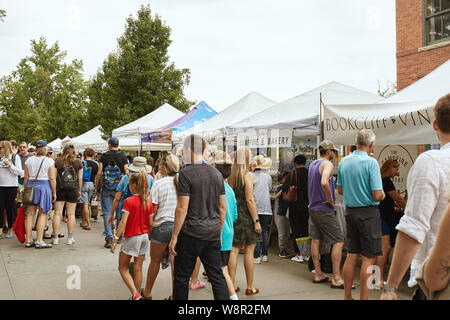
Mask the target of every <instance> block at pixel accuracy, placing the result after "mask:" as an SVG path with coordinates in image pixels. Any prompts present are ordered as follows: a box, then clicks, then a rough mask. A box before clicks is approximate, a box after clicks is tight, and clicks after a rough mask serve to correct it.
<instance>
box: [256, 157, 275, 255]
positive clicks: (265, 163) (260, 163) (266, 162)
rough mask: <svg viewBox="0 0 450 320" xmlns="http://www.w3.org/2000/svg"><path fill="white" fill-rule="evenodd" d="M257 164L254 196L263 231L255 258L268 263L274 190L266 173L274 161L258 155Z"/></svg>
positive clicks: (257, 244)
mask: <svg viewBox="0 0 450 320" xmlns="http://www.w3.org/2000/svg"><path fill="white" fill-rule="evenodd" d="M253 161H254V163H255V171H254V173H253V175H254V179H255V180H254V190H253V195H254V197H255V202H256V212H258V218H259V223H260V224H261V230H262V246H261V242H258V243H256V247H255V252H254V258H255V263H261V261H263V262H267V255H268V249H269V240H268V236H269V226H270V222H271V219H272V206H271V204H270V190H271V189H272V178H271V177H270V176H269V175H268V174H267V173H266V172H265V171H266V170H268V169H270V167H271V166H272V160H271V159H270V158H265V157H264V156H262V155H258V156H256V157H254V158H253Z"/></svg>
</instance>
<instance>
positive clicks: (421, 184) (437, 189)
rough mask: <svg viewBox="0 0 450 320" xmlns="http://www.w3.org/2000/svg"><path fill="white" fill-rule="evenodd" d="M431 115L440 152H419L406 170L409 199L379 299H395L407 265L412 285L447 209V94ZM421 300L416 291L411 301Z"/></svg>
mask: <svg viewBox="0 0 450 320" xmlns="http://www.w3.org/2000/svg"><path fill="white" fill-rule="evenodd" d="M434 115H435V117H436V119H435V120H434V121H433V128H434V130H435V131H436V134H437V136H438V138H439V141H440V146H441V149H440V150H430V151H427V152H424V153H422V154H421V155H420V156H419V157H418V158H417V159H416V162H414V165H413V166H412V168H411V169H410V170H409V173H408V179H407V190H408V197H409V198H408V202H407V203H406V208H405V214H404V216H403V217H402V219H401V220H400V223H399V224H398V225H397V227H396V229H397V230H398V234H397V238H396V242H395V249H394V254H393V257H392V263H391V267H390V269H389V276H388V279H387V281H386V282H385V283H384V286H383V293H382V295H381V299H397V294H396V293H395V292H396V291H397V290H398V286H399V284H400V282H401V280H402V278H403V276H404V274H405V273H406V271H407V270H408V267H409V266H410V265H411V277H410V280H409V282H408V285H409V286H410V287H412V286H414V285H416V276H417V274H418V273H420V270H421V269H422V266H423V264H424V261H425V258H426V257H427V255H428V253H429V252H430V250H431V248H432V247H433V244H434V242H435V239H436V236H437V231H438V228H439V224H440V222H441V218H442V216H443V214H444V212H445V208H446V206H447V197H446V196H447V192H448V188H449V181H450V94H447V95H446V96H444V97H442V98H441V99H439V101H438V102H437V103H436V105H435V107H434ZM444 271H445V268H444ZM424 298H425V295H424V294H423V292H422V290H421V289H420V288H417V291H416V294H415V296H414V297H413V300H416V299H417V300H420V299H424Z"/></svg>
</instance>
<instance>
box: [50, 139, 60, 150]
mask: <svg viewBox="0 0 450 320" xmlns="http://www.w3.org/2000/svg"><path fill="white" fill-rule="evenodd" d="M61 142H62V140H61V139H60V138H56V139H55V140H53V141H52V142H50V143H48V144H47V145H48V146H50V147H52V148H53V149H55V150H56V151H59V150H61Z"/></svg>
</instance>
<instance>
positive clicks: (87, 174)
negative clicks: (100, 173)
mask: <svg viewBox="0 0 450 320" xmlns="http://www.w3.org/2000/svg"><path fill="white" fill-rule="evenodd" d="M91 176H92V167H88V163H87V161H86V160H85V161H83V182H90V181H91Z"/></svg>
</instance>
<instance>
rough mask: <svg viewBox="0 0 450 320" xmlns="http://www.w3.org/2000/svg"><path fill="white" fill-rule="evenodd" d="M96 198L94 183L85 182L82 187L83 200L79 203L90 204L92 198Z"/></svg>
mask: <svg viewBox="0 0 450 320" xmlns="http://www.w3.org/2000/svg"><path fill="white" fill-rule="evenodd" d="M93 196H94V183H93V182H90V181H89V182H83V186H82V187H81V198H80V201H79V203H89V201H90V200H91V198H92V197H93Z"/></svg>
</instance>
